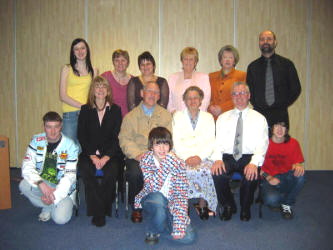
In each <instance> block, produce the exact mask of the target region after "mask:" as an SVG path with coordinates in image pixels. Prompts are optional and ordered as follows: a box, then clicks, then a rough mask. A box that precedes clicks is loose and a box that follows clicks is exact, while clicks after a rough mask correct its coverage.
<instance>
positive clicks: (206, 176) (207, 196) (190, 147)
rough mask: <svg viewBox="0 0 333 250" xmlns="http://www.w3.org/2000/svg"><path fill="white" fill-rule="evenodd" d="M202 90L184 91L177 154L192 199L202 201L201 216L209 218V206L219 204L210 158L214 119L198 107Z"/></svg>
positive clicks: (177, 128)
mask: <svg viewBox="0 0 333 250" xmlns="http://www.w3.org/2000/svg"><path fill="white" fill-rule="evenodd" d="M203 98H204V93H203V91H202V90H201V89H200V88H199V87H197V86H190V87H189V88H187V89H186V90H185V92H184V94H183V101H184V103H185V105H186V109H184V110H183V111H177V112H176V113H175V114H174V116H173V124H172V131H173V139H174V150H175V153H176V154H177V155H178V156H179V157H180V158H181V159H183V160H184V161H185V162H186V167H187V177H188V179H189V183H190V191H189V198H201V199H200V200H199V204H198V206H199V215H200V218H201V219H208V217H209V215H208V212H209V211H208V208H209V209H210V210H212V211H214V212H215V210H216V206H217V199H216V192H215V187H214V182H213V179H212V176H211V174H210V167H211V165H212V162H211V161H209V160H208V158H209V157H210V155H211V153H212V152H213V147H214V143H215V122H214V118H213V116H212V115H211V114H209V113H207V112H205V111H201V110H200V109H199V107H200V105H201V103H202V100H203Z"/></svg>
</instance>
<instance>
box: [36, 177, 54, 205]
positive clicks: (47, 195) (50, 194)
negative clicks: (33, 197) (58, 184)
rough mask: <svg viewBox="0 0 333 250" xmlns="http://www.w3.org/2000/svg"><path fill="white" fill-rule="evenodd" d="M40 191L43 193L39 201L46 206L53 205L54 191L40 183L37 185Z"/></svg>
mask: <svg viewBox="0 0 333 250" xmlns="http://www.w3.org/2000/svg"><path fill="white" fill-rule="evenodd" d="M38 187H39V189H40V191H41V192H42V193H43V195H42V197H41V200H42V202H43V203H44V204H46V205H51V204H53V202H54V200H55V196H54V191H55V190H56V189H55V188H53V187H50V186H49V185H47V184H46V183H45V182H42V183H40V184H39V185H38Z"/></svg>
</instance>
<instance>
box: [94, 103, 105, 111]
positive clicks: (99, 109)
mask: <svg viewBox="0 0 333 250" xmlns="http://www.w3.org/2000/svg"><path fill="white" fill-rule="evenodd" d="M94 104H95V106H96V109H97V111H99V112H100V111H103V110H104V109H105V106H106V101H104V105H103V107H102V108H99V107H98V105H97V104H96V101H94Z"/></svg>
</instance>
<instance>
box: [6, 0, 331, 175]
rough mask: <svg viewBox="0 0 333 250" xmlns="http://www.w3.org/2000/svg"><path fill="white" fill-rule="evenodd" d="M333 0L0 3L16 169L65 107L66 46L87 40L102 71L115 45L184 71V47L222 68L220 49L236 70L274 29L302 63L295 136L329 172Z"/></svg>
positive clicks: (165, 71)
mask: <svg viewBox="0 0 333 250" xmlns="http://www.w3.org/2000/svg"><path fill="white" fill-rule="evenodd" d="M332 5H333V4H332V2H331V1H330V0H319V1H315V0H298V1H289V0H279V1H276V0H251V1H248V0H209V1H207V0H159V1H158V0H140V1H137V0H113V1H112V0H109V1H105V0H89V1H86V0H71V1H67V0H48V1H43V0H25V1H17V0H16V1H15V0H1V1H0V32H1V39H0V55H1V59H2V60H0V64H1V65H0V74H1V76H2V77H1V83H0V119H1V122H0V134H4V135H7V136H8V137H9V138H10V152H11V157H10V163H11V166H20V164H21V159H22V157H23V155H24V151H25V148H26V146H27V144H28V142H29V140H30V138H31V135H33V134H34V133H37V132H39V131H41V129H42V126H41V117H42V115H43V114H44V113H45V112H46V111H48V110H55V111H59V112H60V111H61V103H60V101H59V97H58V81H59V73H60V68H61V66H62V65H63V64H65V63H68V62H69V48H70V43H71V42H72V40H73V39H74V38H76V37H83V38H86V39H87V40H88V43H89V45H90V48H91V52H92V61H93V65H94V66H95V67H98V68H99V69H100V72H104V71H105V70H109V69H110V68H111V67H112V63H111V54H112V51H113V50H115V49H117V48H122V49H126V50H128V51H129V53H130V56H131V64H130V67H129V72H130V73H132V74H133V75H137V74H138V72H139V71H138V67H137V56H138V55H139V54H140V53H141V52H143V51H144V50H149V51H151V53H152V54H153V55H154V57H155V60H156V63H157V69H156V70H157V71H156V72H157V73H158V74H159V75H161V76H163V77H166V78H167V77H168V75H170V74H171V73H173V72H176V71H179V70H180V68H181V64H180V60H179V53H180V51H181V50H182V49H183V48H184V47H186V46H194V47H196V48H197V49H198V51H199V64H198V67H197V69H198V71H202V72H206V73H208V72H212V71H216V70H217V69H219V64H218V61H217V52H218V50H219V49H220V48H221V47H222V46H223V45H226V44H233V45H235V46H236V47H237V48H238V49H239V52H240V56H241V59H240V62H239V64H238V66H237V67H238V69H240V70H246V68H247V65H248V63H249V62H251V61H252V60H254V59H255V58H257V57H258V56H259V55H260V53H259V49H258V33H259V32H260V31H261V30H263V29H272V30H274V31H275V32H276V34H277V39H278V47H277V53H279V54H281V55H283V56H286V57H288V58H290V59H291V60H292V61H293V62H294V63H295V65H296V68H297V70H298V73H299V77H300V80H301V84H302V94H301V96H300V98H299V99H298V100H297V101H296V103H295V104H294V105H293V106H292V107H291V108H290V116H291V133H292V135H294V136H295V137H296V138H297V139H298V140H299V141H300V143H301V144H302V147H303V150H304V154H305V158H306V162H307V168H308V169H316V170H323V169H331V170H333V167H332V166H331V165H329V164H328V163H329V152H330V151H332V150H333V143H332V136H333V135H332V133H333V111H332V108H331V107H332V106H333V105H332V104H333V101H332V98H330V93H332V92H333V87H332V84H331V83H330V82H329V80H330V78H332V77H330V76H331V75H332V73H331V67H332V66H331V65H333V62H332V60H333V59H332V58H331V57H330V56H329V55H331V54H332V52H333V48H332V45H331V41H332V39H333V31H332V29H331V27H330V24H332V23H333V22H332V21H333V20H332V19H333V18H332V15H331V13H332V11H333V6H332Z"/></svg>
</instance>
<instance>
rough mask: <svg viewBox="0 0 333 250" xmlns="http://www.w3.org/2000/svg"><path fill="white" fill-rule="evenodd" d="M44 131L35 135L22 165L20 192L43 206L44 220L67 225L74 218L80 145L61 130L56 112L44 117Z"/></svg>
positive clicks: (60, 119)
mask: <svg viewBox="0 0 333 250" xmlns="http://www.w3.org/2000/svg"><path fill="white" fill-rule="evenodd" d="M43 122H44V133H41V134H37V135H35V136H33V138H32V140H31V142H30V144H29V146H28V149H27V152H26V154H25V157H24V160H23V164H22V177H23V180H22V181H21V182H20V184H19V188H20V191H21V193H22V194H23V195H25V196H26V197H27V198H28V199H29V200H30V202H31V203H32V204H33V205H34V206H36V207H41V208H42V211H41V213H40V214H39V216H38V219H39V220H40V221H44V222H45V221H48V220H50V219H51V218H52V219H53V221H54V222H55V223H57V224H66V223H67V222H68V221H69V220H70V219H71V217H72V210H73V204H74V202H73V200H74V198H75V196H74V190H75V184H76V165H77V159H78V152H79V148H78V146H77V145H76V144H75V143H74V142H73V141H72V140H71V139H69V138H68V137H66V136H65V135H63V134H62V133H61V129H62V118H61V117H60V115H59V114H58V113H56V112H48V113H46V114H45V115H44V117H43Z"/></svg>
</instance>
